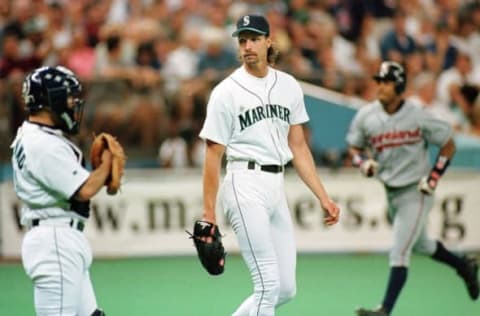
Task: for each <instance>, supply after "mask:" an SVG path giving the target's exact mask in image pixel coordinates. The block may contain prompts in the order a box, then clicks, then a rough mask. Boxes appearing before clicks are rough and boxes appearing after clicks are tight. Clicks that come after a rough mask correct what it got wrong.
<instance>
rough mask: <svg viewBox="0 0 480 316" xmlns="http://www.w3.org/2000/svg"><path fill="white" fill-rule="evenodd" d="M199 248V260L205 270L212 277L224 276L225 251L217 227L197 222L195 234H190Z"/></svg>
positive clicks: (194, 227) (204, 222) (194, 228)
mask: <svg viewBox="0 0 480 316" xmlns="http://www.w3.org/2000/svg"><path fill="white" fill-rule="evenodd" d="M187 233H188V234H189V235H190V238H191V239H193V243H194V245H195V248H197V253H198V258H199V259H200V262H201V263H202V265H203V267H204V268H205V270H207V271H208V273H210V274H212V275H218V274H222V273H223V270H224V268H225V255H226V253H225V249H224V248H223V244H222V236H221V235H220V230H219V229H218V226H217V225H214V224H212V223H209V222H206V221H196V222H195V225H194V226H193V234H192V233H190V232H188V231H187Z"/></svg>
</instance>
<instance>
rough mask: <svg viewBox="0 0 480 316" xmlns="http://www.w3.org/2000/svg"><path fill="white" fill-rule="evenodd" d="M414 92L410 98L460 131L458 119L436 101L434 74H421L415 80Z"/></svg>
mask: <svg viewBox="0 0 480 316" xmlns="http://www.w3.org/2000/svg"><path fill="white" fill-rule="evenodd" d="M411 81H413V85H412V86H413V87H414V89H415V90H414V91H413V94H412V96H410V97H409V98H408V100H411V101H413V102H415V103H417V104H419V105H420V106H422V107H424V108H425V109H426V110H427V111H429V112H431V113H432V114H433V116H434V117H435V118H436V119H439V120H443V121H446V122H448V123H449V124H450V125H451V126H452V127H453V128H454V129H455V130H460V128H461V126H460V123H459V122H458V120H457V117H456V116H455V115H454V114H453V113H452V112H451V111H449V110H448V108H447V107H445V106H444V105H442V104H441V102H440V101H439V100H438V99H436V94H435V85H436V82H435V75H434V74H433V73H428V72H425V73H421V74H419V75H418V76H417V77H415V78H414V79H413V80H411Z"/></svg>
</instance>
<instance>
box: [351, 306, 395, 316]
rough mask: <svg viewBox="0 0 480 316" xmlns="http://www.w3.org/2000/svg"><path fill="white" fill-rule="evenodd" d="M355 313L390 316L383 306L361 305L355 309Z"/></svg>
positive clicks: (366, 315) (363, 315)
mask: <svg viewBox="0 0 480 316" xmlns="http://www.w3.org/2000/svg"><path fill="white" fill-rule="evenodd" d="M355 313H356V314H357V316H388V314H387V312H386V311H385V309H383V307H382V306H380V307H377V308H375V309H365V308H362V307H360V308H357V309H356V310H355Z"/></svg>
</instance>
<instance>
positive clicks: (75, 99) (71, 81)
mask: <svg viewBox="0 0 480 316" xmlns="http://www.w3.org/2000/svg"><path fill="white" fill-rule="evenodd" d="M81 91H82V85H81V84H80V81H79V80H78V78H77V77H76V76H75V74H74V73H73V72H72V71H71V70H70V69H68V68H66V67H63V66H57V67H41V68H37V69H35V70H34V71H33V72H31V73H30V74H28V75H27V77H26V78H25V80H24V81H23V87H22V95H23V100H24V102H25V106H26V107H27V110H28V112H29V113H32V114H34V113H36V112H38V111H40V110H43V109H48V110H50V111H51V112H52V113H53V114H54V115H55V118H56V120H55V122H56V123H55V124H56V125H58V126H57V127H58V128H60V129H61V130H63V131H64V132H66V133H68V134H77V133H78V131H79V129H80V123H81V121H82V116H83V107H84V103H85V102H84V100H83V99H81V98H80V97H79V95H80V92H81Z"/></svg>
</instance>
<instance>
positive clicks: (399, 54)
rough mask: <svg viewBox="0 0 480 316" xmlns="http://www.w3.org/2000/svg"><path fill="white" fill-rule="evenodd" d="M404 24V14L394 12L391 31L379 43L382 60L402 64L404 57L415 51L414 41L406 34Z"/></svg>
mask: <svg viewBox="0 0 480 316" xmlns="http://www.w3.org/2000/svg"><path fill="white" fill-rule="evenodd" d="M405 22H406V15H405V13H404V12H403V11H400V10H397V11H395V15H394V17H393V30H391V31H389V32H387V34H386V35H385V36H384V37H383V38H382V41H381V43H380V50H381V54H382V59H384V60H392V61H396V62H399V63H404V62H405V57H406V56H407V55H409V54H411V53H413V52H414V51H415V50H416V44H415V41H414V39H413V38H412V37H411V36H410V35H408V34H407V31H406V27H405Z"/></svg>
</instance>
